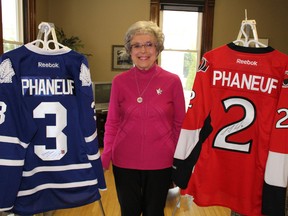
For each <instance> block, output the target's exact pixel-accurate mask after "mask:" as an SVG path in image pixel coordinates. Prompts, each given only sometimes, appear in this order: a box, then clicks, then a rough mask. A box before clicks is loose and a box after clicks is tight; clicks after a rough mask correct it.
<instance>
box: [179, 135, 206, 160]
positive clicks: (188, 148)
mask: <svg viewBox="0 0 288 216" xmlns="http://www.w3.org/2000/svg"><path fill="white" fill-rule="evenodd" d="M200 130H201V129H196V130H187V129H181V132H180V136H179V140H178V143H180V144H177V148H176V151H175V154H174V158H176V159H180V160H184V159H186V158H187V157H188V156H189V155H190V153H191V152H192V150H193V149H194V147H195V145H196V144H197V142H198V141H199V134H200Z"/></svg>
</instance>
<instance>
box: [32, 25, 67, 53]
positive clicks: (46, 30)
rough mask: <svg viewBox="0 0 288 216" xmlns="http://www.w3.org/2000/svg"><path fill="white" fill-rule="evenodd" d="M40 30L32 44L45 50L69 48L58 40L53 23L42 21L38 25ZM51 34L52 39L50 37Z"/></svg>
mask: <svg viewBox="0 0 288 216" xmlns="http://www.w3.org/2000/svg"><path fill="white" fill-rule="evenodd" d="M38 29H39V32H38V35H37V39H36V40H34V41H32V42H31V43H30V44H32V45H35V46H37V47H39V48H42V49H43V50H45V51H51V50H53V51H55V50H60V49H67V50H68V49H69V48H68V47H66V46H64V45H62V44H60V43H59V42H58V40H57V36H56V32H55V26H54V24H53V23H48V22H41V23H40V24H39V26H38ZM50 34H51V35H52V39H49V36H50Z"/></svg>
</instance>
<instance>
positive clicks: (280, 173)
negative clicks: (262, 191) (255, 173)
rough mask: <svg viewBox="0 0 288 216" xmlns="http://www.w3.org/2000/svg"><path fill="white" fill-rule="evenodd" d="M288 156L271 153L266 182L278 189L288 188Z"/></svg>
mask: <svg viewBox="0 0 288 216" xmlns="http://www.w3.org/2000/svg"><path fill="white" fill-rule="evenodd" d="M287 178H288V155H287V154H282V153H277V152H272V151H269V155H268V160H267V164H266V171H265V182H266V183H267V184H269V185H273V186H277V187H284V188H286V187H287Z"/></svg>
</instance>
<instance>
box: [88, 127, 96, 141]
mask: <svg viewBox="0 0 288 216" xmlns="http://www.w3.org/2000/svg"><path fill="white" fill-rule="evenodd" d="M96 137H97V129H96V131H95V132H94V133H93V134H92V135H91V136H89V137H85V142H86V143H88V142H92V141H93V140H94V139H95V138H96Z"/></svg>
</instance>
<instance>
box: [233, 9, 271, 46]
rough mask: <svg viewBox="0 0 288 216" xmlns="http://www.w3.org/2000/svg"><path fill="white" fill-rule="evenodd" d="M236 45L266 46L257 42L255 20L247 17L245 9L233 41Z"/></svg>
mask: <svg viewBox="0 0 288 216" xmlns="http://www.w3.org/2000/svg"><path fill="white" fill-rule="evenodd" d="M251 31H252V34H253V37H252V38H250V32H251ZM233 43H235V44H236V45H242V46H245V47H249V46H252V45H253V44H254V46H255V47H267V46H266V45H265V44H263V43H261V42H259V38H258V34H257V29H256V21H255V20H248V19H247V11H246V10H245V20H243V21H242V23H241V27H240V30H239V33H238V36H237V39H236V40H235V41H233Z"/></svg>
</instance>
